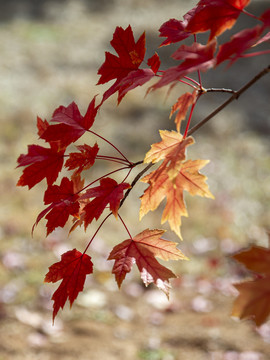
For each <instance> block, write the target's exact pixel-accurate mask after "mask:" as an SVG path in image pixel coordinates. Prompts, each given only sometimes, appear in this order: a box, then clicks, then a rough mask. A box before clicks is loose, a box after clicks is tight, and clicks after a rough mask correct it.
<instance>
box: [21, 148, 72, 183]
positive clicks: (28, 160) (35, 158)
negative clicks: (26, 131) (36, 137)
mask: <svg viewBox="0 0 270 360" xmlns="http://www.w3.org/2000/svg"><path fill="white" fill-rule="evenodd" d="M64 152H65V151H64V150H60V151H58V149H57V148H56V147H55V146H53V144H51V148H44V147H42V146H39V145H28V153H27V154H26V155H24V154H22V155H20V156H19V158H18V160H17V161H18V164H19V165H18V166H17V167H20V166H27V167H26V168H25V169H24V170H23V174H22V175H21V177H20V179H19V181H18V182H17V186H25V185H27V186H28V187H29V189H31V188H32V187H33V186H35V185H36V184H38V183H39V182H40V181H41V180H43V179H45V178H46V179H47V184H48V185H51V184H53V183H54V182H55V180H56V179H57V177H58V174H59V172H60V171H61V170H62V167H63V163H64Z"/></svg>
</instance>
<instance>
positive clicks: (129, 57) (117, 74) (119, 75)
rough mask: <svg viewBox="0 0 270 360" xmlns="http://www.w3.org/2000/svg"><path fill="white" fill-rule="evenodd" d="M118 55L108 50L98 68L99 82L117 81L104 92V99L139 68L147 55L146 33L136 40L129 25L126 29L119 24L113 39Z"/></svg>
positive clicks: (112, 43) (113, 45) (112, 42)
mask: <svg viewBox="0 0 270 360" xmlns="http://www.w3.org/2000/svg"><path fill="white" fill-rule="evenodd" d="M111 45H112V47H113V48H114V49H115V51H116V53H117V54H118V56H116V55H114V54H112V53H110V52H106V53H105V61H104V63H103V64H102V65H101V67H100V68H99V70H98V74H99V75H100V79H99V81H98V85H99V84H105V83H107V82H108V81H110V80H113V79H116V81H115V83H114V84H113V85H112V86H111V87H110V88H109V89H108V90H107V91H106V92H105V93H104V95H103V100H102V102H103V101H105V100H106V99H107V98H108V97H110V96H111V95H112V94H114V93H115V92H116V91H118V90H119V84H120V82H121V80H122V79H124V78H125V77H126V76H127V75H128V74H129V73H130V72H131V71H134V70H137V69H138V68H139V66H140V64H141V62H142V61H143V59H144V55H145V33H143V34H142V35H141V36H140V38H139V40H138V41H137V42H135V40H134V36H133V31H132V29H131V26H130V25H129V26H128V27H127V28H126V29H123V28H122V27H119V26H117V27H116V29H115V32H114V34H113V39H112V41H111Z"/></svg>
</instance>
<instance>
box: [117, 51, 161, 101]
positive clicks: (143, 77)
mask: <svg viewBox="0 0 270 360" xmlns="http://www.w3.org/2000/svg"><path fill="white" fill-rule="evenodd" d="M147 65H148V66H150V69H138V70H134V71H131V72H130V73H129V74H128V75H127V76H126V77H124V78H123V79H122V80H121V81H120V83H119V85H118V88H117V89H118V105H119V104H120V102H121V100H122V99H123V97H124V96H125V95H126V94H127V93H128V92H129V91H130V90H132V89H135V88H136V87H138V86H142V85H144V84H145V83H146V82H147V81H149V80H151V79H152V78H153V77H154V76H155V75H156V73H157V71H158V69H159V67H160V58H159V56H158V54H156V53H155V54H154V55H153V56H152V57H151V58H149V59H148V61H147Z"/></svg>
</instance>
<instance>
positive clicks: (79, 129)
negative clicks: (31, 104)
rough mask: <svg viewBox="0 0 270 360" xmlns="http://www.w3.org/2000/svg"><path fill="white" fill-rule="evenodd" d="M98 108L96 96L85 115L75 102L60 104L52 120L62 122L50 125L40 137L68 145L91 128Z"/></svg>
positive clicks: (63, 145)
mask: <svg viewBox="0 0 270 360" xmlns="http://www.w3.org/2000/svg"><path fill="white" fill-rule="evenodd" d="M98 108H99V106H97V107H95V97H94V98H93V100H92V101H91V102H90V104H89V107H88V109H87V111H86V114H85V116H82V115H81V113H80V111H79V109H78V106H77V105H76V104H75V103H74V102H72V103H71V104H70V105H68V106H67V107H65V106H60V107H59V108H57V109H56V110H55V111H54V113H53V116H52V119H51V122H58V123H60V124H57V125H49V127H48V128H47V129H46V130H45V131H44V132H43V134H42V135H41V136H40V137H41V138H42V139H44V140H45V141H47V142H51V141H58V142H59V143H60V144H61V146H62V147H67V146H68V145H69V144H71V143H72V142H75V141H76V140H78V139H79V138H80V137H81V136H82V135H83V134H84V133H85V131H87V130H89V129H90V128H91V126H92V125H93V123H94V121H95V117H96V114H97V111H98Z"/></svg>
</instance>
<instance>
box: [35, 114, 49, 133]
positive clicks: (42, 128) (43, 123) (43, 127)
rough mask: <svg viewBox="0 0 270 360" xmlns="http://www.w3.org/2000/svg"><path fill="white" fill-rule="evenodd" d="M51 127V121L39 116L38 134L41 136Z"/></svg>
mask: <svg viewBox="0 0 270 360" xmlns="http://www.w3.org/2000/svg"><path fill="white" fill-rule="evenodd" d="M48 127H49V123H48V121H47V120H42V119H41V118H40V117H39V116H38V117H37V128H38V135H39V136H41V135H42V134H43V133H44V131H45V130H47V129H48Z"/></svg>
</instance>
